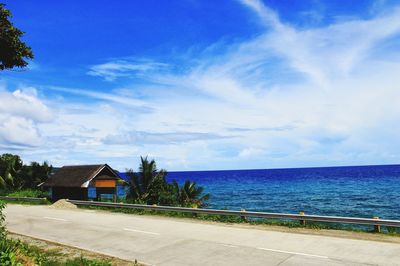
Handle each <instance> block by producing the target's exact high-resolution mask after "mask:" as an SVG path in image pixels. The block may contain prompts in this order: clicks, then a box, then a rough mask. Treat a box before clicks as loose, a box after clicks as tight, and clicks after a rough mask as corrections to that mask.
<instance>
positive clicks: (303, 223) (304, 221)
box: [299, 212, 306, 226]
mask: <svg viewBox="0 0 400 266" xmlns="http://www.w3.org/2000/svg"><path fill="white" fill-rule="evenodd" d="M299 214H300V215H304V212H299ZM299 222H300V224H301V225H302V226H305V225H306V220H299Z"/></svg>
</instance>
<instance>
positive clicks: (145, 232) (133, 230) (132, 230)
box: [124, 228, 160, 236]
mask: <svg viewBox="0 0 400 266" xmlns="http://www.w3.org/2000/svg"><path fill="white" fill-rule="evenodd" d="M124 230H125V231H130V232H136V233H143V234H149V235H157V236H158V235H160V234H159V233H154V232H148V231H142V230H136V229H130V228H124Z"/></svg>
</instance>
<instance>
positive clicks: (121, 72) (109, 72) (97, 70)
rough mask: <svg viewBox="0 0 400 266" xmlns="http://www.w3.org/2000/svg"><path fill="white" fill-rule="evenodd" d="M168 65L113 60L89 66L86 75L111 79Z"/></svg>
mask: <svg viewBox="0 0 400 266" xmlns="http://www.w3.org/2000/svg"><path fill="white" fill-rule="evenodd" d="M167 66H168V65H167V64H163V63H158V62H149V61H127V60H115V61H110V62H107V63H104V64H99V65H94V66H91V67H90V71H88V72H87V74H88V75H91V76H97V77H102V78H104V79H105V80H106V81H113V80H115V79H117V78H121V77H132V76H134V75H142V74H144V73H146V72H150V71H155V70H160V69H163V68H166V67H167Z"/></svg>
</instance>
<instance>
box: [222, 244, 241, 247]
mask: <svg viewBox="0 0 400 266" xmlns="http://www.w3.org/2000/svg"><path fill="white" fill-rule="evenodd" d="M221 246H224V247H228V248H238V246H234V245H228V244H221Z"/></svg>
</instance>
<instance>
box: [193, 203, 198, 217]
mask: <svg viewBox="0 0 400 266" xmlns="http://www.w3.org/2000/svg"><path fill="white" fill-rule="evenodd" d="M192 208H193V209H197V206H194V207H192ZM192 215H193V217H197V212H192Z"/></svg>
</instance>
